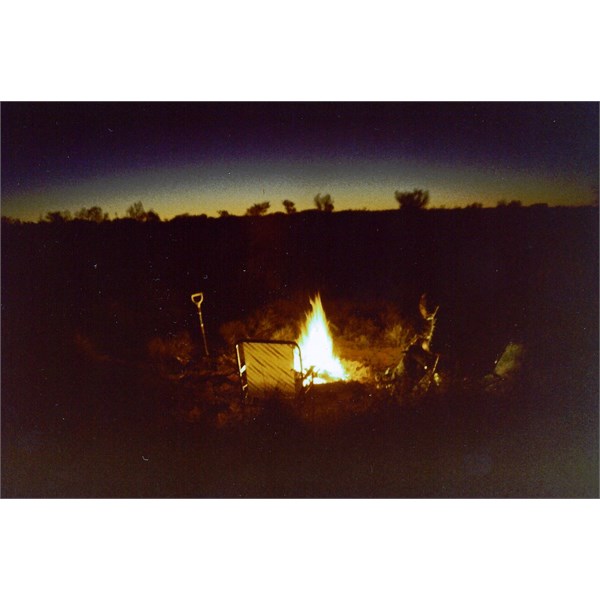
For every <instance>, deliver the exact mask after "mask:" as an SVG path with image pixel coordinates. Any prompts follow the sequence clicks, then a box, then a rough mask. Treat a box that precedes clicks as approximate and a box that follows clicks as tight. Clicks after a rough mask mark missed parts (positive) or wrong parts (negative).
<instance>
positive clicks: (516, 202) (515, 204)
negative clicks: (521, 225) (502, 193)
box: [496, 200, 523, 208]
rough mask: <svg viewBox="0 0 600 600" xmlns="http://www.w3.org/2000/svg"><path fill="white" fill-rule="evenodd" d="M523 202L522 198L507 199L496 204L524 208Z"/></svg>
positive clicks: (504, 206)
mask: <svg viewBox="0 0 600 600" xmlns="http://www.w3.org/2000/svg"><path fill="white" fill-rule="evenodd" d="M522 207H523V204H522V203H521V201H520V200H511V201H510V202H507V201H506V200H499V201H498V203H497V204H496V208H522Z"/></svg>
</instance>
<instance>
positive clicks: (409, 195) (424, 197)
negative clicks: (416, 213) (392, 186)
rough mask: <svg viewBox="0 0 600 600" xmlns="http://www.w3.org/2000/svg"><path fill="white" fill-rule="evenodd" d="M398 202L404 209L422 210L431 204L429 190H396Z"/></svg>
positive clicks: (395, 195)
mask: <svg viewBox="0 0 600 600" xmlns="http://www.w3.org/2000/svg"><path fill="white" fill-rule="evenodd" d="M394 197H395V198H396V202H398V204H399V205H400V206H399V207H400V209H402V210H421V209H423V208H425V207H426V206H427V205H428V204H429V192H428V191H427V190H420V189H417V188H415V189H414V190H413V191H412V192H399V191H398V190H396V191H395V192H394Z"/></svg>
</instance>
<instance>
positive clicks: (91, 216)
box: [75, 206, 108, 223]
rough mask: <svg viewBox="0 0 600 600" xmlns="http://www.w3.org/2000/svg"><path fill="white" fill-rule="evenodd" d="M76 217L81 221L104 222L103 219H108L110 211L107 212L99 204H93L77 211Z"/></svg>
mask: <svg viewBox="0 0 600 600" xmlns="http://www.w3.org/2000/svg"><path fill="white" fill-rule="evenodd" d="M75 218H76V219H78V220H80V221H93V222H94V223H102V221H108V213H105V212H104V211H103V210H102V209H101V208H100V207H99V206H92V207H91V208H85V207H84V208H82V209H81V210H78V211H77V212H76V213H75Z"/></svg>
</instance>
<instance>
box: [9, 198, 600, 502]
mask: <svg viewBox="0 0 600 600" xmlns="http://www.w3.org/2000/svg"><path fill="white" fill-rule="evenodd" d="M198 291H202V292H203V294H204V303H203V305H202V308H203V315H204V320H205V324H206V330H207V335H208V340H207V341H208V347H209V351H210V356H209V357H208V358H206V357H204V356H203V344H202V339H201V336H200V330H199V325H198V315H197V312H196V307H195V306H194V305H193V304H192V302H191V300H190V295H191V294H192V293H193V292H198ZM316 291H320V292H321V295H322V298H323V303H324V306H325V310H326V312H327V316H328V318H329V320H330V321H331V323H332V329H333V333H334V338H335V342H336V344H337V345H338V346H339V352H340V354H341V355H342V357H343V358H347V359H351V360H355V361H360V362H361V364H364V365H366V366H367V367H368V368H369V369H370V370H369V376H368V377H367V378H366V379H365V380H364V381H362V382H360V383H358V382H354V383H349V384H345V385H344V384H334V385H332V386H330V387H329V388H328V389H327V388H322V389H317V390H315V391H314V393H313V394H312V395H310V396H307V397H306V398H304V399H302V400H301V401H299V402H298V403H296V404H293V403H292V404H290V403H284V402H281V401H279V400H278V399H277V398H274V399H273V400H272V401H269V402H264V403H262V404H256V403H254V404H253V405H244V404H242V403H241V402H240V397H239V388H238V384H237V378H236V368H235V362H234V353H233V343H234V341H235V339H236V338H238V337H239V336H242V335H257V336H260V337H265V336H266V337H269V336H273V335H275V336H280V337H282V336H283V337H288V336H293V335H295V334H297V329H298V326H299V322H300V321H301V320H302V317H303V315H304V313H305V311H306V310H308V308H309V305H308V298H309V296H311V295H313V294H314V293H315V292H316ZM423 292H427V294H428V298H429V299H430V300H431V301H432V302H433V303H435V304H436V305H439V307H440V309H439V312H438V316H437V318H438V320H437V327H436V330H435V334H434V337H433V342H432V350H433V351H435V352H436V353H439V354H440V363H439V368H440V374H441V376H442V381H441V384H440V385H439V386H433V387H432V388H431V389H430V390H429V391H428V392H427V393H425V394H421V395H419V396H416V395H402V394H399V393H398V392H397V391H395V390H390V389H389V388H387V387H386V386H385V385H382V376H383V373H384V372H385V369H386V368H387V367H390V366H394V364H395V363H396V362H397V361H398V360H399V358H400V356H401V349H402V344H403V343H405V341H406V335H407V333H406V332H408V331H410V330H411V327H414V326H416V325H415V323H416V322H417V320H418V302H419V298H420V296H421V294H422V293H423ZM510 344H513V345H516V346H518V347H519V348H521V349H522V350H523V356H522V360H520V361H519V365H511V368H510V369H509V371H510V373H508V375H507V376H498V374H496V375H494V374H493V373H494V368H495V361H496V359H497V358H498V357H499V356H500V355H501V354H502V352H503V350H504V349H506V347H507V346H509V345H510ZM512 367H514V368H512ZM598 468H599V464H598V209H597V208H591V207H590V208H577V209H566V208H540V209H518V210H510V209H505V210H501V209H493V210H492V209H490V210H461V211H416V212H410V213H405V212H403V211H389V212H381V213H376V212H342V213H337V214H335V213H332V212H329V213H327V212H304V213H297V214H288V215H284V214H275V215H270V216H263V217H256V218H253V217H243V218H237V217H226V218H220V219H207V218H182V219H176V220H173V221H170V222H168V223H161V222H159V221H148V222H137V221H134V220H121V221H114V222H102V223H91V222H81V221H72V222H66V223H39V224H8V223H3V226H2V495H3V496H4V497H597V496H598Z"/></svg>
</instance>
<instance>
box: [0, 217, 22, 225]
mask: <svg viewBox="0 0 600 600" xmlns="http://www.w3.org/2000/svg"><path fill="white" fill-rule="evenodd" d="M2 224H3V225H20V224H21V219H15V218H14V217H4V216H3V217H2Z"/></svg>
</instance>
